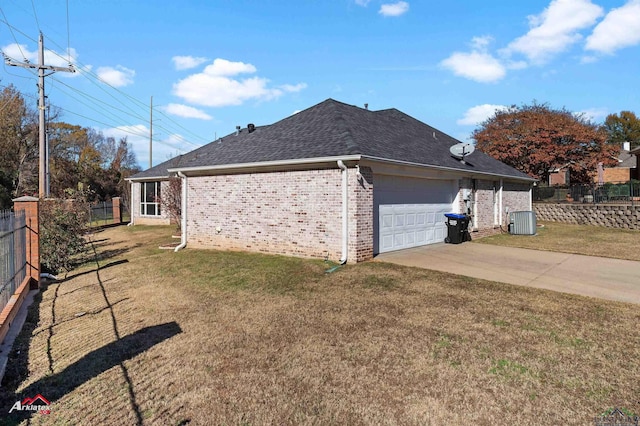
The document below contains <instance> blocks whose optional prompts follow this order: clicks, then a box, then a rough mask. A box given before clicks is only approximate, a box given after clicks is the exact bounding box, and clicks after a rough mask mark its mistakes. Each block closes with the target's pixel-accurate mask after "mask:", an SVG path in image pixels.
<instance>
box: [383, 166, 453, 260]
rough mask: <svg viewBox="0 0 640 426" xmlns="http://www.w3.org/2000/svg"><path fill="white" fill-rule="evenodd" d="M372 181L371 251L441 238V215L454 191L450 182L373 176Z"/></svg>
mask: <svg viewBox="0 0 640 426" xmlns="http://www.w3.org/2000/svg"><path fill="white" fill-rule="evenodd" d="M374 182H375V183H374V190H373V191H374V205H375V207H376V210H377V216H378V224H377V225H378V226H377V227H376V228H377V250H375V248H376V247H374V251H377V252H378V253H384V252H388V251H393V250H400V249H405V248H410V247H416V246H421V245H426V244H433V243H441V242H443V241H444V239H445V237H446V236H447V227H446V225H445V221H446V218H445V216H444V214H445V213H450V212H451V211H452V204H453V201H454V199H455V197H456V193H457V185H455V182H454V181H451V180H435V179H417V178H406V177H399V176H387V175H376V177H375V180H374ZM374 214H375V212H374ZM374 238H376V237H374Z"/></svg>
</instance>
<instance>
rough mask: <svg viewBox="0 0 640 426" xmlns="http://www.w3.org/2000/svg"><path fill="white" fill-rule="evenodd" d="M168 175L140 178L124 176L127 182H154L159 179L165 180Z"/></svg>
mask: <svg viewBox="0 0 640 426" xmlns="http://www.w3.org/2000/svg"><path fill="white" fill-rule="evenodd" d="M167 179H169V176H145V177H141V178H126V179H125V180H126V181H128V182H155V181H159V180H167Z"/></svg>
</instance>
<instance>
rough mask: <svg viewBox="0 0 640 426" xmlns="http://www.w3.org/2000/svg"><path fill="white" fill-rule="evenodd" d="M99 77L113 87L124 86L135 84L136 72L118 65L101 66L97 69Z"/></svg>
mask: <svg viewBox="0 0 640 426" xmlns="http://www.w3.org/2000/svg"><path fill="white" fill-rule="evenodd" d="M96 73H97V74H98V77H100V79H102V80H103V81H105V82H106V83H108V84H110V85H112V86H113V87H123V86H128V85H129V84H133V77H134V76H135V75H136V72H135V71H134V70H132V69H129V68H126V67H123V66H122V65H117V66H116V67H115V68H114V67H99V68H98V69H97V70H96Z"/></svg>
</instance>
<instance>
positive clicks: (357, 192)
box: [348, 167, 373, 262]
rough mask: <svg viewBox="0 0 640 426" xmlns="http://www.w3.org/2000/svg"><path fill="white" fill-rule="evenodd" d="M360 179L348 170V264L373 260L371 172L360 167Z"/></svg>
mask: <svg viewBox="0 0 640 426" xmlns="http://www.w3.org/2000/svg"><path fill="white" fill-rule="evenodd" d="M360 174H361V177H360V178H358V177H357V176H356V173H355V170H353V169H349V256H348V259H349V261H350V262H362V261H364V260H369V259H372V258H373V172H372V171H371V168H369V167H360Z"/></svg>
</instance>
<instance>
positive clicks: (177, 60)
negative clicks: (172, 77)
mask: <svg viewBox="0 0 640 426" xmlns="http://www.w3.org/2000/svg"><path fill="white" fill-rule="evenodd" d="M171 60H172V61H173V64H174V65H175V67H176V69H177V70H188V69H191V68H195V67H197V66H198V65H201V64H204V63H205V62H207V61H208V59H207V58H203V57H196V56H174V57H173V58H171Z"/></svg>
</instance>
